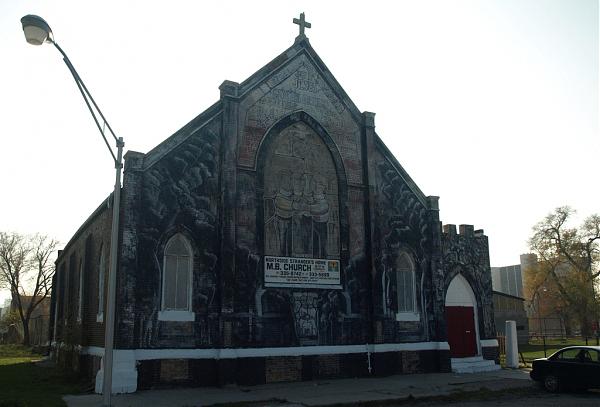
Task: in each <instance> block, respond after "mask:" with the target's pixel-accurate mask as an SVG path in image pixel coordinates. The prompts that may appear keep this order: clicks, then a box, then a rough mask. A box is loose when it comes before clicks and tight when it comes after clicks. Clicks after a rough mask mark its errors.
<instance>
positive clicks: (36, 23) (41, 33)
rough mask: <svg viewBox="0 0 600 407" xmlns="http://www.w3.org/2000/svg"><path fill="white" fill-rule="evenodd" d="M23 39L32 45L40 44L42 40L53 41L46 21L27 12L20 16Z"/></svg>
mask: <svg viewBox="0 0 600 407" xmlns="http://www.w3.org/2000/svg"><path fill="white" fill-rule="evenodd" d="M21 24H22V25H23V32H24V33H25V39H26V40H27V42H28V43H30V44H32V45H42V44H43V43H44V42H53V41H54V39H53V37H52V30H51V29H50V26H49V25H48V23H47V22H46V21H45V20H44V19H43V18H42V17H39V16H36V15H33V14H28V15H26V16H25V17H23V18H21Z"/></svg>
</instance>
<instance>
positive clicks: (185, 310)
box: [159, 233, 194, 321]
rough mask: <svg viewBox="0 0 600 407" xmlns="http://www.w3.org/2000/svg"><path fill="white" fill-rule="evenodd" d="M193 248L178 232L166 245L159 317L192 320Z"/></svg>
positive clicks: (173, 319) (171, 319)
mask: <svg viewBox="0 0 600 407" xmlns="http://www.w3.org/2000/svg"><path fill="white" fill-rule="evenodd" d="M192 258H193V255H192V249H191V246H190V244H189V242H188V240H187V239H186V238H185V236H183V235H182V234H180V233H178V234H176V235H175V236H173V237H172V238H171V239H169V241H168V242H167V245H166V246H165V253H164V260H163V276H162V306H161V312H160V314H159V319H161V320H169V321H190V320H193V319H194V318H193V317H194V315H193V313H192V312H191V311H192Z"/></svg>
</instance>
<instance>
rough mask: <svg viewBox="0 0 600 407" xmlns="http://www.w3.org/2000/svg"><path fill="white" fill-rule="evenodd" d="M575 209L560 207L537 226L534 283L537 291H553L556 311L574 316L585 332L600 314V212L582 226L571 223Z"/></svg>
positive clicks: (566, 317)
mask: <svg viewBox="0 0 600 407" xmlns="http://www.w3.org/2000/svg"><path fill="white" fill-rule="evenodd" d="M574 213H575V211H574V210H573V209H571V208H570V207H568V206H563V207H559V208H556V209H555V210H554V212H552V213H550V214H548V215H547V216H546V217H545V218H544V220H542V221H541V222H539V223H538V224H536V225H535V226H534V227H533V236H532V237H531V239H530V240H529V245H530V248H531V250H532V251H533V252H534V253H535V254H536V255H537V257H538V264H537V265H536V266H535V267H534V268H533V270H534V273H532V274H533V275H534V277H531V280H532V282H531V281H530V287H532V288H533V290H534V293H535V292H538V293H539V289H540V288H541V287H543V288H545V289H546V290H548V291H551V294H552V295H553V296H555V297H556V301H555V302H554V304H553V305H552V306H553V307H555V312H557V313H559V315H562V316H563V317H564V318H565V321H566V322H568V321H569V319H570V318H569V317H572V318H574V319H575V320H576V321H577V322H578V323H579V325H580V327H581V332H582V334H583V335H589V334H591V328H592V323H597V321H598V314H599V313H598V311H599V301H598V300H599V296H598V293H597V290H596V287H595V285H596V282H597V280H598V276H599V275H600V267H599V265H600V216H599V215H591V216H589V217H588V218H587V219H585V221H584V222H583V224H582V225H581V226H579V227H569V221H570V220H571V219H572V216H573V215H574ZM530 289H531V288H530ZM530 298H532V299H534V297H533V296H532V297H530Z"/></svg>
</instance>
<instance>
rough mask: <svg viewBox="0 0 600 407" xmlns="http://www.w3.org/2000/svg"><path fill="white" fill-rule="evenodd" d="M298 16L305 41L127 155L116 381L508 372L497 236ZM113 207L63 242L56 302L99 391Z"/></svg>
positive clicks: (117, 384)
mask: <svg viewBox="0 0 600 407" xmlns="http://www.w3.org/2000/svg"><path fill="white" fill-rule="evenodd" d="M294 22H295V23H297V24H298V25H299V26H300V34H299V35H298V36H297V37H296V40H295V42H294V44H293V45H292V46H291V47H290V48H288V49H287V50H285V51H284V52H283V53H282V54H280V55H279V56H277V57H276V58H275V59H273V60H272V61H271V62H269V63H268V64H267V65H265V66H264V67H263V68H261V69H259V70H258V71H257V72H256V73H254V74H253V75H252V76H250V77H249V78H248V79H246V80H245V81H243V82H241V83H236V82H231V81H225V82H223V84H222V85H221V86H220V88H219V89H220V92H221V96H220V99H219V100H218V101H217V102H216V103H215V104H214V105H212V106H211V107H209V108H208V109H207V110H206V111H204V112H203V113H201V114H200V115H198V116H197V117H196V118H194V119H192V121H190V122H189V123H188V124H187V125H185V126H184V127H183V128H182V129H181V130H179V131H178V132H176V133H175V134H173V135H172V136H171V137H169V138H167V139H166V140H165V141H164V142H162V143H161V144H159V145H158V146H156V147H155V148H154V149H153V150H151V151H150V152H148V153H146V154H143V153H139V152H134V151H129V152H128V153H127V154H126V155H125V170H124V179H123V187H122V201H121V208H120V211H121V222H120V230H119V244H118V250H119V251H118V271H117V295H116V297H117V303H116V317H115V351H114V373H113V381H114V383H113V390H114V391H116V392H132V391H135V390H136V389H144V388H151V387H155V386H160V385H173V384H181V385H196V386H205V385H221V384H226V383H238V384H261V383H270V382H280V381H294V380H311V379H321V378H335V377H360V376H370V375H374V376H382V375H390V374H397V373H416V372H445V371H450V370H451V369H452V368H455V369H456V368H457V367H458V366H460V365H461V359H464V358H467V357H468V358H469V359H468V360H469V361H477V363H478V366H483V367H484V368H486V369H493V368H495V367H496V365H494V361H495V360H496V359H497V357H498V342H497V341H496V333H495V327H494V319H493V309H492V287H491V275H490V267H489V254H488V242H487V237H486V236H485V235H484V234H483V231H482V230H474V229H473V227H472V226H470V225H461V226H460V227H459V230H458V232H457V229H456V226H454V225H445V226H444V227H442V224H441V223H440V220H439V208H438V198H437V197H435V196H425V195H424V194H423V193H422V192H421V190H420V189H419V188H418V186H417V185H416V184H415V183H414V181H413V180H412V179H411V178H410V177H409V175H408V174H407V173H406V171H405V170H404V169H403V168H402V166H401V165H400V164H399V163H398V161H397V160H396V159H395V158H394V156H393V155H392V154H391V153H390V151H389V150H388V149H387V147H386V146H385V145H384V144H383V142H382V141H381V139H380V138H379V136H378V135H377V133H376V132H375V120H374V119H375V114H374V113H370V112H361V111H359V110H358V108H357V107H356V106H355V104H354V103H353V102H352V101H351V100H350V98H349V97H348V95H347V94H346V92H345V91H344V90H343V89H342V87H341V86H340V84H339V83H338V82H337V81H336V79H335V78H334V77H333V75H332V74H331V72H330V71H329V70H328V69H327V67H326V66H325V64H324V63H323V61H322V60H321V58H320V57H319V56H318V55H317V53H316V52H315V50H314V49H313V48H312V47H311V45H310V43H309V41H308V38H307V37H306V35H305V34H304V29H305V27H310V24H309V23H307V22H306V21H305V19H304V14H301V15H300V18H299V19H294ZM111 218H112V211H111V209H109V208H108V207H107V205H106V204H105V203H103V204H102V205H100V207H98V209H96V211H94V213H93V214H92V215H91V216H90V217H89V218H88V219H87V220H86V221H85V223H84V224H83V225H82V226H81V227H80V229H79V230H78V231H77V232H76V233H75V235H74V236H73V238H72V239H71V240H70V241H69V243H68V244H67V245H66V247H65V248H64V250H62V251H61V252H60V253H59V257H58V259H57V261H56V267H57V274H56V277H55V281H54V287H53V295H52V321H51V336H52V342H53V346H54V355H55V356H56V357H57V358H58V360H59V362H61V363H64V364H66V365H69V366H72V367H73V368H74V369H76V370H79V371H81V372H82V373H85V374H88V375H90V376H91V377H92V378H96V389H97V390H100V389H101V388H102V386H101V381H102V377H103V376H102V370H101V359H102V356H103V354H104V349H103V345H104V343H103V342H104V312H105V308H106V286H107V283H106V278H107V274H108V263H109V262H108V259H109V247H110V225H111ZM486 360H487V361H488V363H487V364H486V363H485V362H486Z"/></svg>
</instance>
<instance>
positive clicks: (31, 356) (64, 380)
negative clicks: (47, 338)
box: [0, 345, 82, 407]
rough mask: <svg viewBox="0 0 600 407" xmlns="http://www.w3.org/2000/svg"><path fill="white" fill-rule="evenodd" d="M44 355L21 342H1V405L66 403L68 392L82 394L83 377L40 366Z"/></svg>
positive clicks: (19, 405) (24, 406)
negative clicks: (39, 363) (18, 343)
mask: <svg viewBox="0 0 600 407" xmlns="http://www.w3.org/2000/svg"><path fill="white" fill-rule="evenodd" d="M41 359H42V355H40V354H37V353H34V352H32V351H31V349H28V348H26V347H23V346H17V345H0V389H1V390H0V407H34V406H48V407H54V406H65V405H66V404H65V403H64V402H63V400H62V396H63V395H64V394H72V393H80V392H81V389H82V382H81V380H80V379H79V378H74V377H72V376H68V375H65V374H64V373H63V372H60V371H59V370H57V369H56V368H53V367H42V366H38V365H37V364H36V363H35V362H38V361H39V360H41Z"/></svg>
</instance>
